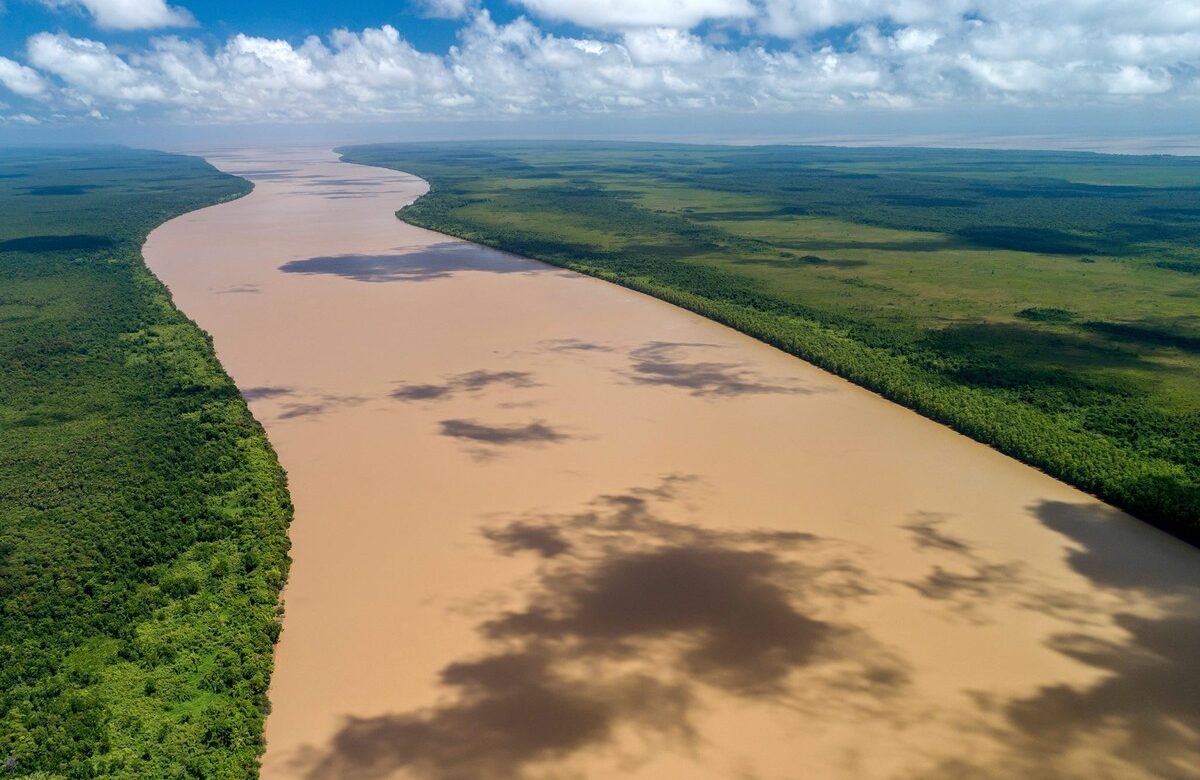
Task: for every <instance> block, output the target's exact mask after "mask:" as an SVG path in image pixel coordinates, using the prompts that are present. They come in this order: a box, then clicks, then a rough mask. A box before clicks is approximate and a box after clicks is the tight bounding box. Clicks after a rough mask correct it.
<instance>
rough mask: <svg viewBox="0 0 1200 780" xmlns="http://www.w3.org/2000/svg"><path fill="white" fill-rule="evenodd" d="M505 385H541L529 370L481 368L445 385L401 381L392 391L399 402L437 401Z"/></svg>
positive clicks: (514, 386) (453, 376)
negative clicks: (489, 369) (491, 369)
mask: <svg viewBox="0 0 1200 780" xmlns="http://www.w3.org/2000/svg"><path fill="white" fill-rule="evenodd" d="M497 385H499V386H503V387H508V388H513V389H527V388H531V387H538V386H539V385H538V383H537V382H535V381H534V379H533V374H531V373H529V372H528V371H488V370H484V369H480V370H477V371H468V372H466V373H463V374H454V375H452V376H450V377H447V378H446V380H445V381H444V382H442V383H441V384H406V383H400V384H398V385H397V387H396V389H395V390H393V391H392V392H391V396H392V398H395V399H396V400H398V401H433V400H439V399H448V398H451V397H453V396H454V395H456V394H459V393H466V394H469V395H478V394H479V393H481V392H483V391H484V390H486V389H488V388H490V387H494V386H497Z"/></svg>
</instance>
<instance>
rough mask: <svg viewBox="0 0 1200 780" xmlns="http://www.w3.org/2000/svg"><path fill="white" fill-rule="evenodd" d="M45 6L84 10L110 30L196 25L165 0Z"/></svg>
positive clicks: (66, 0) (52, 0) (50, 1)
mask: <svg viewBox="0 0 1200 780" xmlns="http://www.w3.org/2000/svg"><path fill="white" fill-rule="evenodd" d="M42 2H43V3H44V4H45V5H48V6H51V7H56V8H63V7H77V8H83V9H84V10H86V11H87V12H88V13H89V14H91V16H92V18H93V19H95V20H96V25H97V26H98V27H103V28H106V29H110V30H151V29H155V28H159V27H190V26H192V25H194V24H195V23H196V20H195V19H194V18H193V17H192V15H191V13H189V12H188V10H187V9H186V8H178V7H176V6H170V5H167V4H166V2H164V0H42Z"/></svg>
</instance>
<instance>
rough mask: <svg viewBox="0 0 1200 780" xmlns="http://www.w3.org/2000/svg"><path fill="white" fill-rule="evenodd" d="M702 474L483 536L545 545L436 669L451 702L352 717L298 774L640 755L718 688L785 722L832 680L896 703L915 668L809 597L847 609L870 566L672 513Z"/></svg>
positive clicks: (677, 729)
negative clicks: (529, 569) (476, 643)
mask: <svg viewBox="0 0 1200 780" xmlns="http://www.w3.org/2000/svg"><path fill="white" fill-rule="evenodd" d="M691 482H692V480H690V479H689V478H687V477H669V478H667V479H664V480H663V482H662V483H660V484H659V485H656V486H653V487H650V488H641V489H634V490H630V491H627V492H625V493H620V494H613V495H602V496H599V497H597V498H596V499H595V500H594V501H593V502H591V504H590V505H588V506H587V507H586V508H584V509H583V510H582V511H580V512H577V513H573V514H565V515H536V514H535V515H529V516H521V517H517V518H514V519H511V520H508V521H503V522H500V523H498V524H493V525H489V526H488V527H485V528H484V529H482V534H483V536H484V537H485V538H486V539H488V540H490V541H491V542H492V543H493V544H494V545H495V548H496V550H497V552H498V553H499V554H502V555H506V556H511V555H521V554H525V553H532V554H534V555H535V556H537V560H538V568H537V572H536V574H535V575H533V577H532V578H531V582H530V583H529V585H530V587H529V588H528V589H527V592H528V596H527V600H526V602H525V603H524V605H523V606H521V607H520V608H517V609H514V610H510V611H501V612H499V613H496V614H493V615H492V616H490V617H485V619H483V621H482V622H481V623H480V624H479V625H478V626H477V630H478V632H479V633H480V635H481V636H482V637H483V639H484V640H485V642H486V649H485V651H484V652H483V653H481V654H479V655H478V656H475V657H472V658H467V659H463V660H459V661H456V662H453V663H450V664H448V665H447V666H446V667H444V668H443V669H442V671H441V675H440V683H441V686H442V688H443V689H444V693H445V698H444V700H443V701H442V702H441V703H440V704H437V705H434V706H431V707H428V708H424V709H419V710H414V711H410V712H402V713H395V714H388V715H383V716H380V717H368V718H351V719H348V720H347V721H346V722H345V724H344V726H343V728H342V729H341V731H340V732H338V733H337V734H336V735H335V737H334V738H333V739H332V740H331V742H330V743H329V744H328V745H326V746H324V747H323V748H312V749H310V750H309V751H307V752H306V753H305V754H304V755H301V756H299V757H297V769H298V771H300V772H301V773H302V774H304V776H306V777H307V778H309V780H326V779H327V778H342V777H356V778H382V777H387V776H390V775H391V774H393V773H396V772H400V771H406V772H407V776H411V777H415V778H423V779H424V780H466V778H512V779H514V780H516V779H519V778H527V777H548V776H558V775H557V774H555V769H562V768H564V764H563V763H561V762H565V761H569V760H570V759H572V758H578V757H584V756H591V755H593V754H600V755H603V756H606V757H608V758H611V757H612V756H613V755H614V754H619V755H620V761H621V762H622V766H630V765H633V764H636V763H637V762H639V761H642V760H646V759H648V758H650V757H651V756H652V755H653V754H654V753H656V752H658V751H660V750H662V749H664V748H665V749H672V748H678V749H683V750H688V749H690V748H692V747H694V746H696V745H698V744H700V743H702V742H703V741H704V740H705V738H706V735H704V734H702V733H699V732H698V730H697V726H696V715H697V713H698V712H699V711H700V710H701V709H704V708H706V707H707V705H706V703H705V702H706V700H708V699H710V697H713V696H731V697H736V698H737V699H739V700H742V701H758V702H761V703H762V704H763V706H769V707H772V708H776V709H777V712H778V714H779V716H780V717H786V716H787V713H788V712H793V711H794V710H795V708H797V707H801V708H802V707H804V706H806V703H808V704H811V705H812V706H814V707H816V706H822V707H824V706H826V705H825V701H826V700H827V699H829V698H830V696H831V695H832V692H833V691H836V696H837V697H839V698H840V699H842V700H852V701H856V702H858V703H868V704H869V705H873V706H876V707H881V708H886V707H888V706H890V705H889V704H888V702H891V701H893V700H894V699H896V698H897V697H898V696H899V695H901V694H902V692H903V690H904V689H905V687H906V685H907V680H908V670H907V667H906V665H905V664H904V663H903V662H901V661H899V660H898V659H896V658H895V657H894V655H892V654H891V653H889V652H887V651H886V650H885V649H884V648H882V647H881V646H880V645H878V644H877V643H875V642H874V641H873V640H871V638H870V637H869V636H867V635H866V634H865V633H864V632H862V631H861V630H859V629H857V628H855V627H854V626H851V625H848V624H845V623H842V622H839V621H837V620H835V619H833V618H831V617H828V616H823V615H818V614H817V609H816V607H815V606H814V604H815V603H816V602H823V604H824V606H825V611H827V612H834V613H835V612H836V611H837V610H836V604H837V603H838V601H839V599H841V598H845V596H839V595H837V594H840V593H846V592H851V591H853V589H851V590H850V591H847V589H845V588H844V583H839V582H838V580H841V579H843V578H845V577H846V576H848V575H850V576H854V577H859V578H861V577H865V576H866V575H865V574H863V573H862V572H857V571H855V572H853V573H850V572H849V571H848V570H847V569H846V567H844V566H842V565H838V564H836V563H834V562H830V561H825V562H820V561H819V560H818V559H817V556H812V557H811V559H810V555H811V554H812V553H814V552H815V551H816V550H817V549H818V548H820V547H821V546H822V545H823V544H824V542H823V540H820V539H818V538H817V537H814V536H812V535H810V534H806V533H802V532H793V531H788V532H778V533H777V532H773V531H746V532H739V531H718V530H712V529H706V528H701V527H699V526H694V525H690V524H687V523H677V522H672V521H670V520H667V519H664V518H663V517H662V516H661V514H660V513H661V510H662V509H663V508H664V507H665V506H667V505H669V504H671V503H674V502H677V501H678V500H679V499H680V497H681V493H682V491H684V490H686V489H687V486H688V485H689V484H691ZM818 702H819V704H817V703H818ZM829 711H840V710H838V705H837V704H833V705H829ZM630 735H636V737H634V738H633V739H628V737H629V736H630ZM631 743H633V744H636V745H637V746H638V747H633V748H631V747H630V744H631ZM565 771H566V772H567V774H569V773H570V768H569V767H568V768H566V770H565ZM547 772H549V774H546V773H547ZM572 776H573V775H572Z"/></svg>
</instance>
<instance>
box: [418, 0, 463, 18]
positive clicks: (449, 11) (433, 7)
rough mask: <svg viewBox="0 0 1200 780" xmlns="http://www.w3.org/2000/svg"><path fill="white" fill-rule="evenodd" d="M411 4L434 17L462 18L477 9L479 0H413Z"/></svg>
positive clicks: (424, 14) (425, 14)
mask: <svg viewBox="0 0 1200 780" xmlns="http://www.w3.org/2000/svg"><path fill="white" fill-rule="evenodd" d="M413 5H415V6H416V8H417V10H418V11H419V12H420V13H421V15H422V16H428V17H432V18H434V19H462V18H463V17H464V16H470V15H471V14H472V13H474V12H476V11H478V10H479V0H414V2H413Z"/></svg>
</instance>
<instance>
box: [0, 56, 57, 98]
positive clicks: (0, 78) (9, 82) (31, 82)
mask: <svg viewBox="0 0 1200 780" xmlns="http://www.w3.org/2000/svg"><path fill="white" fill-rule="evenodd" d="M0 84H3V85H4V86H5V87H7V88H8V89H9V90H10V91H11V92H15V93H16V94H18V95H20V96H22V97H34V96H36V95H40V94H42V93H43V92H45V91H46V82H45V81H43V80H42V77H41V76H39V75H38V73H37V71H35V70H34V69H33V68H30V67H27V66H25V65H22V64H21V63H19V62H13V61H12V60H10V59H8V58H7V57H0Z"/></svg>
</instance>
